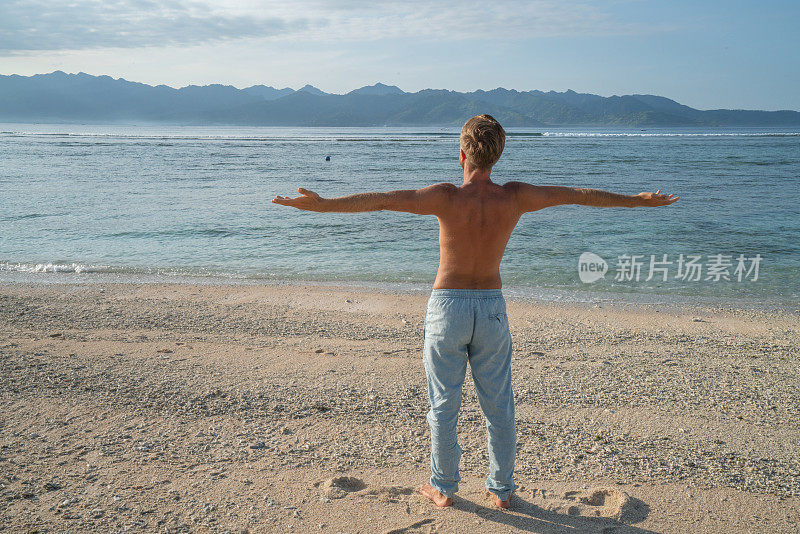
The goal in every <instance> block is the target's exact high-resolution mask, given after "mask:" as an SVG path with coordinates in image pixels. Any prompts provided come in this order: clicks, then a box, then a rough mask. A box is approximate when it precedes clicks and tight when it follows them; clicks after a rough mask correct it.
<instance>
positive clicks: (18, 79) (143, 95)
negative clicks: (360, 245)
mask: <svg viewBox="0 0 800 534" xmlns="http://www.w3.org/2000/svg"><path fill="white" fill-rule="evenodd" d="M478 113H490V114H492V115H494V116H495V117H496V118H497V119H498V120H499V121H500V122H501V123H502V124H503V125H505V126H507V127H525V126H526V127H547V126H618V127H634V126H636V127H640V126H641V127H644V126H651V127H657V126H684V127H687V126H688V127H691V126H705V127H714V126H800V113H798V112H797V111H788V110H787V111H756V110H728V109H716V110H708V111H701V110H698V109H694V108H690V107H688V106H684V105H682V104H679V103H677V102H675V101H674V100H670V99H669V98H665V97H662V96H654V95H625V96H611V97H602V96H598V95H592V94H585V93H576V92H574V91H566V92H563V93H558V92H555V91H549V92H546V93H545V92H542V91H516V90H513V89H511V90H510V89H503V88H498V89H493V90H491V91H474V92H471V93H459V92H456V91H446V90H439V89H425V90H422V91H418V92H416V93H407V92H405V91H403V90H402V89H400V88H399V87H396V86H390V85H384V84H382V83H377V84H375V85H370V86H366V87H362V88H360V89H356V90H354V91H350V92H349V93H347V94H343V95H340V94H330V93H325V92H324V91H321V90H319V89H317V88H316V87H313V86H311V85H306V86H305V87H302V88H300V89H297V90H294V89H290V88H288V87H286V88H283V89H276V88H274V87H271V86H266V85H254V86H252V87H246V88H244V89H237V88H236V87H233V86H231V85H218V84H214V85H204V86H197V85H190V86H187V87H183V88H180V89H175V88H172V87H168V86H166V85H156V86H152V85H147V84H143V83H136V82H129V81H127V80H123V79H122V78H119V79H114V78H111V77H110V76H92V75H89V74H85V73H79V74H66V73H64V72H61V71H56V72H52V73H50V74H37V75H34V76H18V75H11V76H0V121H4V122H102V123H106V122H124V123H130V122H155V123H170V124H191V125H197V124H225V125H250V126H460V125H461V124H463V122H464V121H465V120H466V119H467V118H469V117H471V116H473V115H476V114H478Z"/></svg>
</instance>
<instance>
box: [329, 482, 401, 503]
mask: <svg viewBox="0 0 800 534" xmlns="http://www.w3.org/2000/svg"><path fill="white" fill-rule="evenodd" d="M314 485H315V486H316V487H318V488H319V490H320V492H321V493H322V494H323V495H324V496H325V497H328V498H329V499H342V498H344V497H347V496H348V495H350V494H353V495H355V496H357V497H363V498H366V499H375V500H377V501H380V502H398V500H399V499H401V498H402V497H403V496H406V495H412V494H413V493H414V492H415V490H414V488H412V487H409V486H373V487H367V484H366V483H365V482H364V481H363V480H361V479H359V478H355V477H336V478H329V479H328V480H325V481H323V482H317V483H316V484H314Z"/></svg>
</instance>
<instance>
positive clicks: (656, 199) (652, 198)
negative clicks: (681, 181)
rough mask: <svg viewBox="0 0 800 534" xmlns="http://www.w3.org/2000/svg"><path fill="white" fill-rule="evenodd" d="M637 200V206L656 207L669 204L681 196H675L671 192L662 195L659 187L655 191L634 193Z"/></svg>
mask: <svg viewBox="0 0 800 534" xmlns="http://www.w3.org/2000/svg"><path fill="white" fill-rule="evenodd" d="M634 196H635V197H636V198H637V200H638V201H639V204H638V205H639V206H645V207H651V208H652V207H656V206H669V205H670V204H672V203H673V202H675V201H676V200H678V199H679V198H681V197H676V196H675V195H673V194H669V195H662V194H661V189H659V190H658V191H656V192H655V193H639V194H638V195H634Z"/></svg>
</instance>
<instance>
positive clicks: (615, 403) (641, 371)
mask: <svg viewBox="0 0 800 534" xmlns="http://www.w3.org/2000/svg"><path fill="white" fill-rule="evenodd" d="M426 300H427V295H426V294H423V293H393V292H390V291H385V292H384V291H376V290H367V289H359V288H353V287H326V286H300V285H258V286H247V285H240V286H235V285H230V286H213V285H188V284H175V285H164V284H145V285H136V284H85V285H82V284H54V285H24V284H6V285H2V286H0V365H2V372H1V373H0V530H6V531H9V532H34V531H35V532H123V531H133V532H231V533H234V532H251V533H257V532H332V533H345V532H346V533H350V534H354V533H370V532H383V533H388V532H396V533H397V532H404V533H412V532H426V533H430V532H437V533H449V532H453V533H456V532H458V533H463V532H540V533H550V532H553V533H557V532H558V533H560V532H603V533H611V532H614V533H634V532H680V533H687V532H728V533H729V532H787V533H788V532H797V531H798V529H800V425H799V424H798V421H800V418H799V417H798V416H800V355H799V354H798V346H799V345H800V326H799V325H798V310H787V311H774V310H773V311H768V310H757V309H748V310H744V309H727V308H723V307H720V308H712V307H709V306H707V305H704V306H700V305H692V306H690V305H671V306H654V305H634V304H602V305H598V304H577V303H576V304H565V303H555V302H538V301H534V300H525V299H509V302H508V312H509V319H510V324H511V331H512V335H513V338H514V360H513V375H514V382H513V387H514V391H515V397H516V410H517V429H518V436H519V439H518V457H517V471H516V478H517V483H518V484H519V486H520V489H519V490H518V491H517V493H516V494H515V495H514V497H513V500H512V508H511V510H508V511H502V510H498V509H494V508H492V507H491V505H490V503H489V501H487V500H486V499H485V497H484V494H483V480H484V477H485V475H486V470H487V467H488V466H487V464H488V460H487V453H486V444H485V439H486V438H485V429H484V422H483V416H482V414H481V412H480V409H479V407H478V404H477V399H476V396H475V393H474V388H473V387H472V385H471V384H470V382H469V380H468V381H467V387H466V388H465V393H464V403H463V408H462V412H461V419H460V423H459V439H460V442H461V446H462V448H463V449H464V455H463V458H462V463H461V469H462V479H463V480H462V488H461V491H460V493H459V496H458V498H457V499H456V504H455V506H454V507H453V508H452V509H438V508H436V507H434V506H433V505H432V504H431V503H430V502H428V501H427V500H425V499H424V498H423V497H421V496H420V495H418V494H417V493H416V489H417V488H418V487H419V485H420V484H422V483H423V482H425V481H426V480H427V477H428V476H429V467H428V454H429V446H430V444H429V437H428V436H429V432H428V427H427V422H426V420H425V414H426V412H427V409H428V400H427V392H426V388H425V379H424V370H423V367H422V359H421V352H422V323H423V318H424V313H425V305H426Z"/></svg>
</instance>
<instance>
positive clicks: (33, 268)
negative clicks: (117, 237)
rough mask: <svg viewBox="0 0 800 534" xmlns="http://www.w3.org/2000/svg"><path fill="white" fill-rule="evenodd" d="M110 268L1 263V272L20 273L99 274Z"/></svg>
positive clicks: (71, 264)
mask: <svg viewBox="0 0 800 534" xmlns="http://www.w3.org/2000/svg"><path fill="white" fill-rule="evenodd" d="M107 270H108V267H106V266H103V265H84V264H82V263H9V262H4V263H0V271H12V272H18V273H75V274H81V273H99V272H105V271H107Z"/></svg>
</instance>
